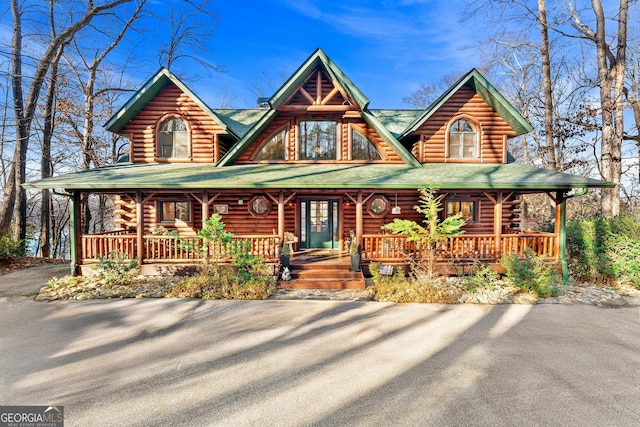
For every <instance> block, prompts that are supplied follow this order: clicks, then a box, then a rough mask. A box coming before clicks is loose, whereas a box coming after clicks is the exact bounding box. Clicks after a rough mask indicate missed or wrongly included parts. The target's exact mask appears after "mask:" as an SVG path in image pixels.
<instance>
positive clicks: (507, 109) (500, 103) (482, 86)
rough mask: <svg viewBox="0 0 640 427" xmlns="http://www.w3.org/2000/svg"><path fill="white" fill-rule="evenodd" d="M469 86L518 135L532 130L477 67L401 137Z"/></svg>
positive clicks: (431, 106) (442, 96)
mask: <svg viewBox="0 0 640 427" xmlns="http://www.w3.org/2000/svg"><path fill="white" fill-rule="evenodd" d="M465 85H466V86H469V87H470V88H472V89H473V90H474V91H475V92H476V93H477V94H478V95H480V97H481V98H482V99H483V100H484V101H485V102H486V103H487V104H489V105H490V106H491V108H493V109H494V110H495V111H496V112H497V113H498V114H499V115H500V116H501V117H502V118H504V119H505V120H506V122H507V123H508V124H509V126H511V127H512V128H513V130H514V131H516V133H517V134H518V135H522V134H525V133H527V132H531V130H532V129H533V127H532V126H531V124H530V123H529V122H528V121H527V119H525V118H524V117H523V116H522V114H520V113H519V112H518V110H516V109H515V108H513V106H512V105H511V104H510V103H509V101H507V100H506V99H505V98H504V96H502V94H500V92H498V91H497V90H496V88H495V87H493V85H492V84H491V83H489V81H488V80H487V79H486V78H485V77H484V76H483V75H482V74H480V72H479V71H478V70H476V69H475V68H474V69H472V70H471V71H469V72H468V73H467V74H466V75H464V76H463V77H462V78H461V79H460V80H458V81H457V82H456V83H455V84H454V85H453V86H451V87H450V88H449V89H448V90H447V91H446V92H445V93H443V94H442V95H441V96H440V97H439V98H438V99H436V100H435V101H434V102H433V103H432V104H431V105H430V106H429V107H428V108H427V109H426V110H424V111H423V112H422V114H421V115H420V116H419V117H417V118H416V119H415V120H414V122H413V123H411V124H410V125H409V126H408V127H407V128H406V129H405V130H404V132H403V133H402V135H400V139H402V138H403V137H405V136H407V135H409V134H410V133H412V132H415V131H416V130H417V129H418V128H419V127H420V126H421V125H422V124H423V123H424V122H425V121H426V120H427V119H428V118H429V117H431V115H433V113H435V112H436V111H438V109H439V108H440V107H441V106H442V105H443V104H444V103H445V102H447V100H448V99H449V98H451V96H452V95H453V94H455V93H456V92H457V91H458V90H459V89H460V88H461V87H462V86H465Z"/></svg>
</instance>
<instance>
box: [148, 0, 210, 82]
mask: <svg viewBox="0 0 640 427" xmlns="http://www.w3.org/2000/svg"><path fill="white" fill-rule="evenodd" d="M158 18H159V19H162V20H164V21H166V22H167V24H168V26H169V40H168V41H167V42H166V43H165V44H164V45H163V46H162V48H161V49H160V58H159V59H160V64H161V65H164V66H165V67H167V69H169V70H171V69H172V68H174V66H175V64H176V62H178V61H180V60H182V59H188V60H189V61H194V62H197V63H198V64H200V65H202V66H203V67H204V68H205V69H206V70H208V71H209V72H212V71H220V67H219V66H217V65H215V64H213V63H211V62H209V61H206V60H204V59H203V58H202V55H201V52H203V51H207V50H211V45H210V41H211V39H212V38H213V30H214V29H215V27H216V20H217V16H216V14H215V13H213V12H212V11H211V1H210V0H200V1H199V2H197V3H196V2H195V1H191V0H187V1H185V2H184V3H183V2H180V3H179V6H177V7H173V6H172V7H170V8H169V10H168V11H167V12H166V14H164V15H163V16H159V17H158Z"/></svg>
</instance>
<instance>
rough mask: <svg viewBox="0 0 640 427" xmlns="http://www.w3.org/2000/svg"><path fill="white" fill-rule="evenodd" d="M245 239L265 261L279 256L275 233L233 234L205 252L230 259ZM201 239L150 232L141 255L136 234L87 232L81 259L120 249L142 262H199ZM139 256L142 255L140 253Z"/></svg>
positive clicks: (92, 259)
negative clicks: (228, 240) (222, 245)
mask: <svg viewBox="0 0 640 427" xmlns="http://www.w3.org/2000/svg"><path fill="white" fill-rule="evenodd" d="M239 242H247V249H248V252H249V253H250V254H251V255H262V257H263V258H264V260H265V261H266V262H275V261H276V260H277V257H278V247H279V238H278V236H276V235H257V234H255V235H234V236H233V237H232V241H231V243H230V244H228V245H226V246H224V247H220V246H218V247H213V246H211V247H209V248H208V249H207V250H206V251H204V253H206V254H209V256H212V257H215V258H217V259H220V260H222V261H228V260H230V259H231V253H232V248H233V245H234V244H236V245H237V244H238V243H239ZM201 249H202V240H201V239H200V238H199V237H175V236H166V235H154V234H149V235H145V236H144V237H143V251H144V253H143V254H138V253H137V236H136V235H135V234H120V233H118V234H112V233H101V234H90V235H84V236H82V261H83V262H84V263H91V262H96V261H98V259H99V258H100V257H107V256H108V255H109V254H110V253H112V252H116V251H117V252H119V253H120V254H123V255H126V256H127V257H128V258H130V259H133V258H135V257H138V259H140V260H141V261H142V262H143V263H163V262H167V263H194V262H199V261H201V254H202V253H203V251H202V250H201ZM140 255H142V256H140Z"/></svg>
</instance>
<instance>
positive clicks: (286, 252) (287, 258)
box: [280, 242, 291, 268]
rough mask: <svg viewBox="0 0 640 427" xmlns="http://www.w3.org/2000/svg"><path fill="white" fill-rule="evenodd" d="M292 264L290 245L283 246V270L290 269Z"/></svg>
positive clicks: (281, 261) (281, 254)
mask: <svg viewBox="0 0 640 427" xmlns="http://www.w3.org/2000/svg"><path fill="white" fill-rule="evenodd" d="M290 262H291V248H290V247H289V244H288V243H286V242H285V243H283V244H282V250H281V251H280V263H281V264H282V268H284V267H287V268H288V267H289V263H290Z"/></svg>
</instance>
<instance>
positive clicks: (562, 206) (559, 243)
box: [554, 191, 569, 284]
mask: <svg viewBox="0 0 640 427" xmlns="http://www.w3.org/2000/svg"><path fill="white" fill-rule="evenodd" d="M555 202H556V218H555V226H554V233H555V235H556V245H555V246H556V254H557V256H558V260H559V261H560V266H561V267H562V281H563V282H564V283H565V284H568V283H569V266H568V265H567V257H566V255H565V252H566V249H567V233H566V227H565V225H566V221H567V199H566V197H565V194H564V193H563V192H562V191H558V192H557V193H556V198H555Z"/></svg>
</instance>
